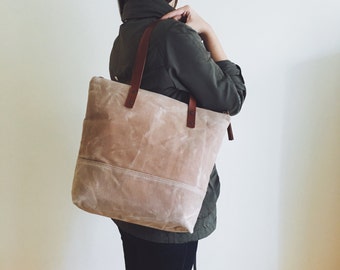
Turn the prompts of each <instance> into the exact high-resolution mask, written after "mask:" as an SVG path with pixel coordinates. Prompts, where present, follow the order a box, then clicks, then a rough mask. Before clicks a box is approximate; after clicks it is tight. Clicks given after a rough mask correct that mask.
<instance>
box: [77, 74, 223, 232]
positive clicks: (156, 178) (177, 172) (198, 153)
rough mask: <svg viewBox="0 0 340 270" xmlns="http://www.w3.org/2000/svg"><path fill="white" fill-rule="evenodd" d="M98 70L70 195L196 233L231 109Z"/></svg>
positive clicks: (122, 216)
mask: <svg viewBox="0 0 340 270" xmlns="http://www.w3.org/2000/svg"><path fill="white" fill-rule="evenodd" d="M129 88H130V86H129V85H126V84H122V83H119V82H115V81H111V80H107V79H105V78H102V77H93V78H92V80H91V81H90V87H89V94H88V104H87V111H86V116H85V119H84V123H83V132H82V139H81V144H80V150H79V156H78V159H77V164H76V169H75V174H74V180H73V186H72V199H73V202H74V204H76V205H77V206H78V207H79V208H81V209H83V210H85V211H88V212H91V213H94V214H99V215H103V216H107V217H111V218H113V219H117V220H122V221H126V222H130V223H135V224H139V225H143V226H148V227H152V228H156V229H160V230H165V231H172V232H193V228H194V226H195V223H196V220H197V217H198V214H199V212H200V209H201V206H202V202H203V199H204V196H205V193H206V190H207V185H208V183H209V177H210V173H211V171H212V169H213V166H214V163H215V160H216V158H217V154H218V151H219V149H220V146H221V144H222V141H223V139H224V137H225V134H226V129H227V127H228V125H229V123H230V116H229V115H227V114H223V113H217V112H213V111H210V110H206V109H202V108H197V109H196V123H195V127H194V128H188V127H187V126H186V118H187V110H188V105H187V104H185V103H183V102H180V101H177V100H175V99H172V98H169V97H167V96H164V95H160V94H157V93H154V92H151V91H147V90H143V89H140V90H139V92H138V96H137V99H136V102H135V104H134V106H133V108H131V109H130V108H126V107H125V106H124V103H125V100H126V97H127V95H128V91H129Z"/></svg>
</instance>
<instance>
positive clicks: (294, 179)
mask: <svg viewBox="0 0 340 270" xmlns="http://www.w3.org/2000/svg"><path fill="white" fill-rule="evenodd" d="M289 75H290V78H288V79H289V82H290V84H289V85H288V86H287V87H286V89H287V93H286V100H284V102H285V108H286V110H285V114H284V116H285V121H284V123H285V126H284V134H283V143H282V149H283V159H282V163H281V170H282V171H281V187H280V189H281V190H280V210H279V211H280V213H281V216H280V224H281V225H280V226H281V228H280V237H281V239H280V249H279V250H280V262H279V263H280V267H279V269H280V270H287V269H289V270H325V269H327V270H337V269H340V256H339V250H340V117H339V115H340V54H337V55H331V56H329V57H325V58H322V59H316V60H315V61H310V62H305V63H302V64H300V65H298V66H296V67H295V68H294V69H293V70H291V71H290V72H289Z"/></svg>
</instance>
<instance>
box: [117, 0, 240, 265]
mask: <svg viewBox="0 0 340 270" xmlns="http://www.w3.org/2000/svg"><path fill="white" fill-rule="evenodd" d="M169 2H170V3H169ZM176 3H177V1H176V0H174V1H167V0H125V1H124V0H119V6H120V12H121V17H122V21H123V24H122V25H121V26H120V31H119V35H118V37H117V38H116V40H115V42H114V45H113V48H112V52H111V58H110V75H111V79H112V80H117V81H120V82H123V83H129V82H130V79H131V73H132V66H133V64H134V60H135V55H136V51H137V46H138V42H139V39H140V37H141V35H142V33H143V31H144V30H145V28H146V27H147V26H148V25H149V24H150V23H151V22H153V21H155V20H157V19H160V18H161V19H162V20H163V21H161V22H160V23H158V25H157V26H156V28H155V29H154V30H153V33H152V36H151V40H150V47H149V51H148V57H147V62H146V66H145V69H144V74H143V80H142V84H141V87H142V88H144V89H148V90H150V91H154V92H158V93H160V94H163V95H166V96H169V97H171V98H174V99H177V100H180V101H183V102H188V99H189V96H190V94H191V95H193V96H194V97H195V98H196V100H197V106H199V107H203V108H207V109H210V110H214V111H218V112H229V113H230V114H231V115H235V114H236V113H238V112H239V111H240V109H241V106H242V103H243V101H244V98H245V96H246V89H245V86H244V81H243V78H242V75H241V70H240V68H239V67H238V66H237V65H235V64H234V63H232V62H231V61H229V60H228V59H227V56H226V54H225V52H224V50H223V49H222V47H221V44H220V42H219V41H218V39H217V37H216V35H215V33H214V31H213V30H212V28H211V27H210V26H209V24H208V23H207V22H205V21H204V20H203V19H202V18H201V17H200V16H199V15H198V14H197V13H196V12H195V11H194V10H192V9H191V8H190V7H189V6H185V7H182V8H179V9H177V10H175V9H174V7H175V5H176ZM202 41H203V42H202ZM219 186H220V183H219V177H218V174H217V171H216V168H214V169H213V171H212V173H211V176H210V182H209V186H208V190H207V193H206V196H205V199H204V202H203V205H202V209H201V211H200V215H199V217H198V220H197V223H196V225H195V229H194V232H193V233H192V234H190V233H172V232H165V231H160V230H156V229H152V228H146V227H143V226H139V225H134V224H130V223H126V222H122V221H116V220H115V223H116V224H117V226H118V228H119V231H120V233H121V237H122V241H123V248H124V257H125V265H126V269H127V270H137V269H138V270H144V269H145V270H189V269H191V268H192V266H193V264H194V262H195V258H196V251H197V243H198V240H199V239H202V238H204V237H207V236H208V235H210V234H211V233H212V232H213V231H214V230H215V227H216V201H217V198H218V196H219Z"/></svg>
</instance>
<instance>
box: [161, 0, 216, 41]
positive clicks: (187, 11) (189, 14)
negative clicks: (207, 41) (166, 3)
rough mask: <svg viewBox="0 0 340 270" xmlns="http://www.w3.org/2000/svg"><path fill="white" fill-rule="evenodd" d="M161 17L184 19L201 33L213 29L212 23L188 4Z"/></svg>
mask: <svg viewBox="0 0 340 270" xmlns="http://www.w3.org/2000/svg"><path fill="white" fill-rule="evenodd" d="M161 19H174V20H177V21H183V22H185V23H186V24H187V25H188V26H190V27H191V28H192V29H194V30H195V31H196V32H197V33H199V34H205V33H207V32H209V31H211V27H210V25H209V24H208V23H207V22H206V21H205V20H204V19H203V18H202V17H200V16H199V15H198V14H197V13H196V12H195V11H194V10H193V9H192V8H191V7H190V6H188V5H186V6H184V7H181V8H178V9H175V10H173V11H171V12H169V13H168V14H165V15H164V16H163V17H162V18H161Z"/></svg>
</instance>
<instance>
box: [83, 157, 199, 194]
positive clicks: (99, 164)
mask: <svg viewBox="0 0 340 270" xmlns="http://www.w3.org/2000/svg"><path fill="white" fill-rule="evenodd" d="M78 163H83V164H88V165H91V166H96V167H104V168H107V169H110V170H112V169H115V170H119V171H128V172H130V174H138V175H139V176H140V177H141V178H144V179H147V180H148V181H155V182H160V183H163V184H166V185H172V186H178V187H181V188H185V189H187V190H190V191H192V192H194V193H197V194H199V195H204V194H205V192H204V191H202V190H201V189H199V188H198V187H194V186H190V185H188V184H185V183H179V182H177V181H175V180H173V179H169V178H163V177H159V176H155V175H152V174H149V173H145V172H140V171H136V170H131V169H127V168H121V167H119V166H115V165H111V164H107V163H104V162H101V161H97V160H91V159H87V158H84V157H78ZM150 176H151V178H152V179H150ZM135 180H136V181H138V179H135Z"/></svg>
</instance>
